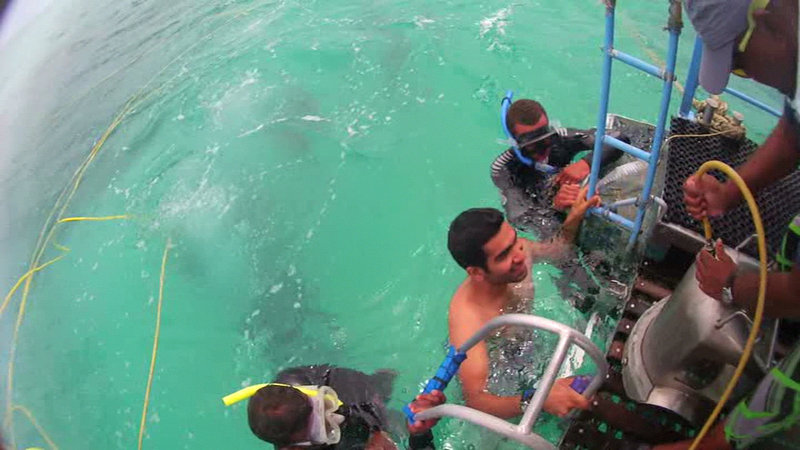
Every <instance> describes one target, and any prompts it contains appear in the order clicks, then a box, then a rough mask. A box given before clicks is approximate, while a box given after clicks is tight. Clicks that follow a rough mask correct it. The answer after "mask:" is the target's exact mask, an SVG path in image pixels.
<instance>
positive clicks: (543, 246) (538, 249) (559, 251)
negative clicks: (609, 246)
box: [533, 184, 600, 260]
mask: <svg viewBox="0 0 800 450" xmlns="http://www.w3.org/2000/svg"><path fill="white" fill-rule="evenodd" d="M578 189H579V188H578V187H577V185H571V184H565V185H563V186H561V191H559V195H561V193H562V191H567V190H569V192H568V196H569V197H570V200H569V204H570V206H571V209H570V211H569V214H567V218H566V219H564V223H563V224H561V230H560V232H559V234H558V235H557V236H556V237H554V238H553V239H552V240H551V241H550V242H540V243H537V244H535V246H534V247H533V251H534V255H544V257H545V258H546V259H550V260H554V259H555V260H557V259H558V258H561V257H563V256H564V255H566V254H567V253H566V252H565V251H564V249H565V248H569V246H570V245H572V243H573V242H575V236H577V234H578V230H579V229H580V226H581V223H582V222H583V218H584V217H585V216H586V211H588V210H589V208H593V207H595V206H599V205H600V196H598V195H595V196H594V197H592V198H590V199H588V200H587V199H586V193H587V192H588V191H589V186H588V185H586V186H584V187H582V188H580V189H579V190H578ZM573 190H577V194H575V193H573ZM554 255H555V256H554Z"/></svg>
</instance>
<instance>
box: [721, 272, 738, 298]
mask: <svg viewBox="0 0 800 450" xmlns="http://www.w3.org/2000/svg"><path fill="white" fill-rule="evenodd" d="M736 275H737V273H736V271H735V270H734V271H733V272H731V274H730V275H728V278H727V279H726V280H725V283H724V284H723V285H722V302H723V303H725V304H726V305H733V304H734V301H733V299H734V296H733V285H734V283H735V282H736Z"/></svg>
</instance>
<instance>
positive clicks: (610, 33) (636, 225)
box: [589, 0, 781, 248]
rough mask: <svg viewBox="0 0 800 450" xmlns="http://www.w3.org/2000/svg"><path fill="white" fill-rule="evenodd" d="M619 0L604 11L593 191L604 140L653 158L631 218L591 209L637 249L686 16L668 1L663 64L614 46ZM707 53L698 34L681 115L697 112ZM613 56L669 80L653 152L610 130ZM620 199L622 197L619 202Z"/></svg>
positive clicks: (762, 105)
mask: <svg viewBox="0 0 800 450" xmlns="http://www.w3.org/2000/svg"><path fill="white" fill-rule="evenodd" d="M615 7H616V2H615V1H614V0H607V1H606V16H605V41H604V43H603V47H602V49H603V69H602V82H601V88H600V107H599V110H598V112H597V133H596V136H595V142H594V154H593V156H592V168H591V172H590V178H589V196H592V195H594V193H595V191H596V188H597V182H598V179H599V174H600V165H601V163H600V161H601V154H602V148H603V145H604V144H605V145H609V146H611V147H614V148H617V149H619V150H622V151H623V152H625V153H628V154H630V155H632V156H634V157H636V158H638V159H641V160H643V161H646V162H647V163H648V169H647V176H646V178H645V183H644V187H643V189H642V193H641V194H640V195H639V196H638V197H635V198H632V199H625V200H623V201H622V202H624V203H623V204H634V205H636V206H637V211H636V217H635V218H634V220H630V219H628V218H626V217H623V216H621V215H619V214H617V213H616V212H614V211H613V208H610V207H607V206H604V207H597V208H592V209H591V210H590V212H591V213H592V214H596V215H599V216H601V217H604V218H606V219H608V220H610V221H612V222H614V223H616V224H618V225H620V226H622V227H623V228H626V229H628V230H629V231H630V232H631V236H630V239H629V240H628V248H632V247H633V245H634V244H635V243H636V240H637V238H638V237H639V233H640V232H641V229H642V222H643V220H644V215H645V213H646V211H647V209H648V206H649V205H650V204H651V202H652V201H653V200H654V198H653V197H652V196H651V191H652V189H653V181H654V179H655V174H656V165H657V163H658V159H659V155H660V152H661V147H662V145H663V143H664V132H665V129H666V121H667V115H668V113H669V106H670V100H671V97H672V85H673V82H674V81H675V65H676V60H677V54H678V41H679V37H680V33H681V29H682V28H683V22H682V19H681V1H680V0H669V19H668V21H667V31H668V32H669V43H668V46H667V58H666V61H667V62H666V66H665V67H664V68H663V69H661V68H659V67H656V66H654V65H653V64H650V63H647V62H645V61H642V60H640V59H639V58H636V57H635V56H632V55H629V54H627V53H624V52H622V51H620V50H617V49H615V48H614V10H615ZM702 53H703V44H702V41H701V40H700V38H699V37H698V38H697V39H696V40H695V43H694V50H693V52H692V59H691V62H690V65H689V72H688V74H687V77H686V84H685V90H684V94H683V98H682V101H681V106H680V109H679V114H680V116H681V117H686V118H691V117H692V112H691V108H692V99H693V98H694V94H695V91H696V90H697V86H698V76H699V72H700V60H701V58H702ZM614 60H617V61H620V62H622V63H625V64H627V65H629V66H631V67H633V68H636V69H639V70H641V71H643V72H644V73H647V74H649V75H652V76H654V77H656V78H659V79H661V80H663V81H664V84H663V87H662V90H661V104H660V107H659V112H658V120H657V121H656V124H655V125H656V128H655V133H654V135H653V142H652V144H651V146H650V149H649V151H648V150H644V149H641V148H638V147H635V146H633V145H629V144H626V143H624V142H622V141H620V140H619V139H616V138H613V137H611V136H609V135H607V134H606V117H607V114H608V103H609V97H610V91H611V67H612V62H613V61H614ZM725 92H726V93H728V94H730V95H733V96H735V97H737V98H739V99H741V100H744V101H745V102H747V103H749V104H751V105H753V106H755V107H756V108H759V109H761V110H763V111H766V112H768V113H770V114H772V115H774V116H778V117H780V116H781V112H780V111H778V110H777V109H775V108H773V107H771V106H769V105H767V104H766V103H764V102H762V101H760V100H758V99H756V98H753V97H751V96H749V95H747V94H744V93H742V92H740V91H737V90H735V89H732V88H725ZM618 203H619V202H618Z"/></svg>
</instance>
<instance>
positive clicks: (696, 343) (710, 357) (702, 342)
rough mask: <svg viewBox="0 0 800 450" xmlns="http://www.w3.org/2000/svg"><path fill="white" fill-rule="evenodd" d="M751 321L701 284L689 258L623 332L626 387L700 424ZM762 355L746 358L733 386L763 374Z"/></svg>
mask: <svg viewBox="0 0 800 450" xmlns="http://www.w3.org/2000/svg"><path fill="white" fill-rule="evenodd" d="M728 254H730V255H732V252H731V251H730V250H729V251H728ZM751 325H752V321H751V320H750V318H749V317H748V316H747V315H746V314H745V313H744V312H743V311H741V310H739V309H737V308H733V307H730V306H726V305H724V304H722V303H721V302H719V301H717V300H715V299H713V298H712V297H709V296H708V295H706V294H705V293H704V292H703V291H701V290H700V287H699V286H698V283H697V280H696V279H695V265H694V264H693V265H692V266H691V267H690V268H689V270H688V271H687V272H686V274H685V275H684V276H683V279H681V282H680V283H679V284H678V286H677V287H676V289H675V290H674V291H673V293H672V295H671V296H670V297H666V298H664V299H662V300H661V301H659V302H658V303H656V304H655V305H653V306H652V307H651V308H650V309H648V310H647V311H646V312H645V313H644V314H643V315H642V316H641V317H640V318H639V320H638V321H637V322H636V325H635V326H634V328H633V331H632V332H631V334H630V336H629V337H628V340H627V342H626V343H625V351H624V354H623V359H622V364H623V367H622V380H623V384H624V385H625V391H626V393H627V394H628V396H629V397H630V398H631V399H633V400H636V401H639V402H643V403H648V404H652V405H656V406H661V407H663V408H667V409H669V410H671V411H674V412H676V413H677V414H679V415H680V416H682V417H683V418H685V419H687V420H689V421H690V422H693V423H695V424H702V423H703V421H704V420H705V418H706V417H707V416H708V414H709V413H710V412H711V410H712V409H713V407H714V405H715V404H716V403H717V401H718V400H719V398H720V397H721V395H722V392H723V390H724V389H725V386H726V384H727V383H728V381H729V380H730V378H731V376H732V375H733V371H734V369H735V367H736V365H737V364H738V362H739V358H740V356H741V354H742V350H743V349H744V345H745V342H746V341H747V336H748V334H749V332H750V327H751ZM767 346H768V345H762V346H760V348H763V347H767ZM762 353H766V352H762ZM763 360H766V361H768V360H769V358H768V357H764V358H762V357H761V356H756V357H753V358H751V359H750V362H749V363H748V365H747V367H746V369H745V373H744V375H743V376H742V380H741V381H740V382H739V384H738V386H740V387H741V388H747V386H752V385H753V384H754V383H755V382H757V381H758V380H759V379H760V378H761V376H763V374H764V372H765V367H766V366H765V364H764V363H763Z"/></svg>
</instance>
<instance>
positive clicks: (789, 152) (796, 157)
mask: <svg viewBox="0 0 800 450" xmlns="http://www.w3.org/2000/svg"><path fill="white" fill-rule="evenodd" d="M798 145H800V141H798V136H797V133H796V132H795V130H794V128H793V127H792V126H791V125H790V124H789V120H788V118H787V117H786V114H785V113H784V115H783V117H781V119H780V121H778V125H777V126H776V127H775V129H774V130H772V133H770V135H769V137H767V140H766V141H765V142H764V144H763V145H762V146H761V147H759V148H758V150H756V152H755V153H754V154H753V156H751V157H750V159H748V160H747V162H746V163H744V165H742V166H741V167H739V168H738V169H737V170H736V171H737V172H738V173H739V175H740V176H741V177H742V179H743V180H744V181H745V183H747V187H749V188H750V190H751V191H753V192H758V191H760V190H761V189H763V188H764V187H766V186H768V185H770V184H772V183H774V182H775V181H778V180H780V179H781V178H783V177H785V176H786V175H789V174H790V173H792V172H794V171H795V170H797V164H798V162H800V148H798ZM725 189H726V197H727V198H728V201H729V204H730V205H731V206H735V205H737V204H738V203H739V202H741V201H742V193H741V192H740V191H739V188H738V187H736V185H735V184H734V183H733V182H731V181H728V182H726V183H725Z"/></svg>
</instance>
